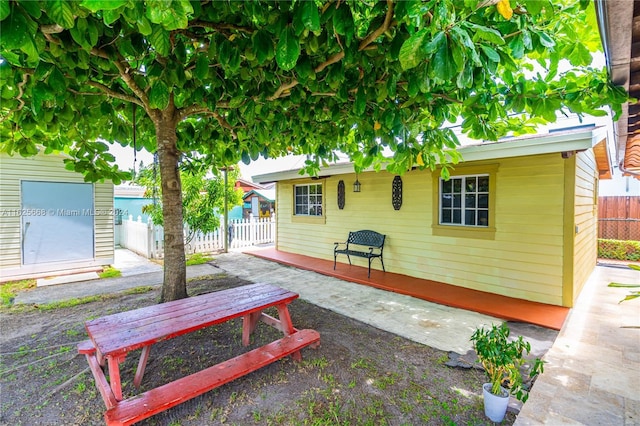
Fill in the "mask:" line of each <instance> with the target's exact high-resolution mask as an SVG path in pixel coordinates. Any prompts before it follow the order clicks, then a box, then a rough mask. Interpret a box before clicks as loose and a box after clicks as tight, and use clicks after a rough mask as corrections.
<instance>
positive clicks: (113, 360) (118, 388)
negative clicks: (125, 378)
mask: <svg viewBox="0 0 640 426" xmlns="http://www.w3.org/2000/svg"><path fill="white" fill-rule="evenodd" d="M122 362H124V356H119V357H107V364H108V365H109V382H110V383H111V391H112V392H113V395H114V396H115V397H116V400H118V401H122V383H121V382H120V363H122Z"/></svg>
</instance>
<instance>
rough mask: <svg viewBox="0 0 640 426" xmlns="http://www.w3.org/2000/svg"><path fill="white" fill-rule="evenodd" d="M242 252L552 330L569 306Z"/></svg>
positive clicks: (268, 251)
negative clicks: (369, 276) (368, 274)
mask: <svg viewBox="0 0 640 426" xmlns="http://www.w3.org/2000/svg"><path fill="white" fill-rule="evenodd" d="M245 254H249V255H252V256H256V257H259V258H262V259H266V260H271V261H274V262H278V263H281V264H284V265H289V266H293V267H296V268H300V269H306V270H309V271H314V272H317V273H319V274H323V275H328V276H332V277H335V278H339V279H341V280H345V281H350V282H353V283H357V284H363V285H368V286H371V287H376V288H379V289H382V290H387V291H393V292H395V293H400V294H404V295H408V296H413V297H416V298H418V299H423V300H427V301H429V302H434V303H438V304H441V305H447V306H452V307H454V308H460V309H466V310H469V311H474V312H479V313H481V314H485V315H490V316H494V317H497V318H501V319H504V320H507V321H518V322H526V323H530V324H535V325H539V326H541V327H546V328H550V329H552V330H560V328H562V325H563V324H564V321H565V319H566V318H567V315H568V313H569V308H565V307H562V306H555V305H548V304H544V303H538V302H530V301H528V300H523V299H516V298H513V297H507V296H500V295H497V294H492V293H487V292H484V291H478V290H471V289H468V288H464V287H457V286H454V285H450V284H444V283H441V282H437V281H431V280H424V279H420V278H415V277H410V276H408V275H402V274H394V273H392V272H382V271H379V270H375V269H372V270H371V278H367V268H363V267H359V266H353V265H349V264H348V263H340V262H338V264H337V267H336V270H335V271H334V270H333V262H332V261H329V260H324V259H317V258H313V257H309V256H303V255H300V254H295V253H287V252H283V251H279V250H276V249H275V248H265V249H260V250H255V251H247V252H245Z"/></svg>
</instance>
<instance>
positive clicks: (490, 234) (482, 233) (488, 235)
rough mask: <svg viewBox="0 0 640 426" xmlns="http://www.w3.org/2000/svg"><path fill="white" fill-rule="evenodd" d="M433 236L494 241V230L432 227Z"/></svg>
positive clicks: (466, 227) (448, 226) (492, 228)
mask: <svg viewBox="0 0 640 426" xmlns="http://www.w3.org/2000/svg"><path fill="white" fill-rule="evenodd" d="M431 230H432V233H433V235H437V236H439V237H454V238H475V239H478V240H495V238H496V228H494V227H491V226H489V227H486V228H475V227H470V226H455V225H432V226H431Z"/></svg>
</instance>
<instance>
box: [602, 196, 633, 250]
mask: <svg viewBox="0 0 640 426" xmlns="http://www.w3.org/2000/svg"><path fill="white" fill-rule="evenodd" d="M598 238H601V239H607V240H624V241H629V240H631V241H640V197H630V196H618V197H600V198H598Z"/></svg>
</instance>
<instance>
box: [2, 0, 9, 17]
mask: <svg viewBox="0 0 640 426" xmlns="http://www.w3.org/2000/svg"><path fill="white" fill-rule="evenodd" d="M10 13H11V7H10V6H9V0H0V21H2V20H4V19H5V18H6V17H7V16H9V14H10Z"/></svg>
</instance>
